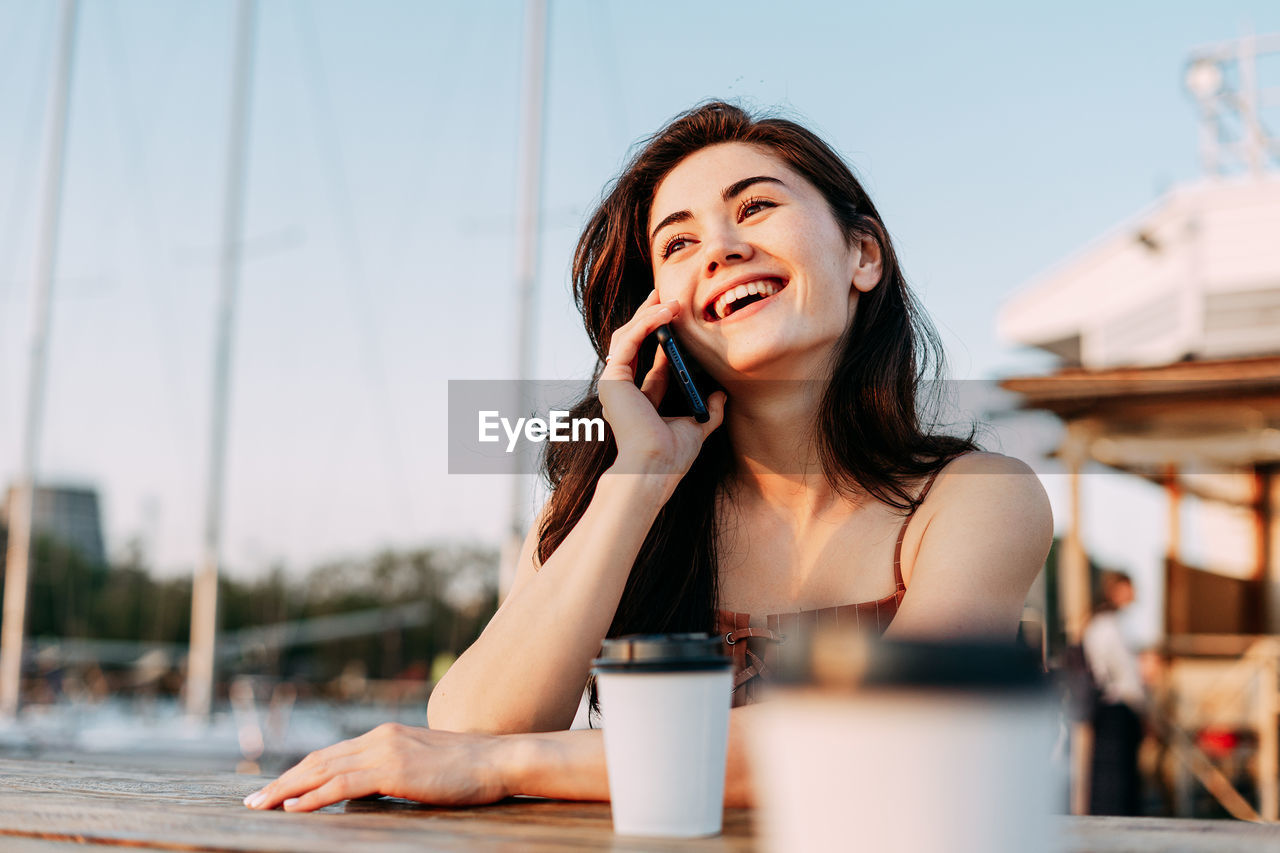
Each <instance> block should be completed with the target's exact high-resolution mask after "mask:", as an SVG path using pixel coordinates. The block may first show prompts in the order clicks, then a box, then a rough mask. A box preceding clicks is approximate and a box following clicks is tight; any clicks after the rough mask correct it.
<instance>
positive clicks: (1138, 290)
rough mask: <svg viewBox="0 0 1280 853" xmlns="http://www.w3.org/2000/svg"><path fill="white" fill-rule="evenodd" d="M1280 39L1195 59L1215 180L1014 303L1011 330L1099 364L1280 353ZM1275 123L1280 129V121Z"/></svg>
mask: <svg viewBox="0 0 1280 853" xmlns="http://www.w3.org/2000/svg"><path fill="white" fill-rule="evenodd" d="M1259 57H1269V58H1270V59H1272V60H1275V59H1280V34H1275V35H1269V36H1253V35H1245V36H1243V37H1241V38H1238V39H1234V40H1232V41H1230V42H1224V43H1222V44H1213V45H1205V46H1203V47H1200V48H1198V49H1197V50H1195V51H1193V52H1192V54H1191V56H1190V58H1189V59H1188V62H1187V66H1186V75H1185V81H1186V87H1187V91H1188V92H1189V93H1190V95H1191V96H1192V98H1193V99H1194V100H1195V102H1196V107H1197V111H1198V113H1199V119H1200V155H1201V161H1202V163H1203V165H1204V171H1205V174H1206V176H1207V177H1206V178H1204V179H1202V180H1200V181H1197V182H1194V183H1190V184H1184V185H1182V186H1179V187H1177V188H1175V189H1173V190H1172V191H1170V192H1169V193H1167V194H1166V195H1165V196H1164V197H1163V198H1161V199H1159V200H1158V201H1156V202H1155V203H1154V204H1153V205H1151V206H1150V207H1148V208H1147V209H1146V210H1143V211H1141V212H1139V213H1138V214H1137V215H1136V216H1134V217H1133V218H1132V219H1130V220H1128V221H1126V222H1123V223H1121V224H1120V225H1118V226H1116V227H1115V228H1113V229H1111V230H1110V231H1108V232H1107V233H1106V234H1104V235H1103V236H1102V237H1100V238H1099V239H1097V240H1095V241H1094V242H1093V243H1092V244H1090V245H1088V246H1085V247H1084V248H1083V249H1081V250H1080V251H1079V252H1077V253H1076V254H1075V255H1074V256H1073V257H1072V258H1070V259H1069V260H1068V261H1066V262H1065V263H1063V264H1061V265H1060V266H1059V267H1058V268H1056V269H1054V270H1052V271H1050V272H1049V273H1047V274H1045V275H1043V276H1041V277H1040V278H1039V279H1037V280H1036V281H1034V282H1032V283H1031V284H1030V286H1029V287H1028V288H1027V289H1026V290H1024V291H1023V292H1022V293H1020V294H1019V295H1018V296H1016V297H1015V298H1013V299H1012V300H1010V301H1009V303H1007V304H1006V306H1005V307H1004V309H1003V311H1002V312H1001V314H1000V318H999V322H998V326H997V329H998V332H999V334H1000V336H1001V337H1002V338H1004V339H1006V340H1009V341H1012V342H1016V343H1020V344H1025V345H1028V346H1033V347H1037V348H1039V349H1043V350H1047V351H1049V352H1052V353H1055V354H1056V355H1058V356H1059V357H1060V358H1061V359H1062V360H1063V362H1064V366H1066V367H1084V368H1086V369H1090V370H1099V369H1105V368H1111V367H1121V366H1134V367H1141V366H1154V365H1161V364H1170V363H1173V362H1178V361H1183V360H1187V359H1194V360H1210V359H1224V358H1240V357H1248V356H1255V355H1270V354H1275V353H1280V171H1278V170H1276V169H1275V168H1274V167H1276V166H1280V137H1276V136H1275V135H1273V134H1272V133H1271V132H1270V130H1269V129H1268V127H1267V121H1268V119H1272V120H1274V119H1275V118H1277V116H1275V115H1274V112H1273V111H1272V112H1270V113H1269V110H1273V108H1274V107H1275V106H1277V105H1280V97H1277V95H1280V86H1270V87H1268V86H1267V85H1266V82H1267V81H1264V80H1262V79H1261V77H1260V75H1259V66H1258V62H1257V60H1258V58H1259ZM1272 124H1273V125H1274V121H1272Z"/></svg>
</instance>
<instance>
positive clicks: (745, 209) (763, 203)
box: [738, 198, 774, 219]
mask: <svg viewBox="0 0 1280 853" xmlns="http://www.w3.org/2000/svg"><path fill="white" fill-rule="evenodd" d="M773 206H774V204H773V202H771V201H769V200H768V199H764V198H749V199H747V200H746V201H744V202H743V203H742V207H741V208H739V209H738V218H739V219H746V218H747V217H748V216H755V215H756V214H757V213H759V212H760V211H762V210H765V209H766V208H770V207H773Z"/></svg>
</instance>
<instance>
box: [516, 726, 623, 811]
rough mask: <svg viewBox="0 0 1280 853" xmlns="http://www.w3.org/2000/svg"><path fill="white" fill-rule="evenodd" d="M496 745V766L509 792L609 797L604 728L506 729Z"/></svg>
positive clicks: (563, 797) (566, 797) (568, 797)
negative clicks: (511, 731)
mask: <svg viewBox="0 0 1280 853" xmlns="http://www.w3.org/2000/svg"><path fill="white" fill-rule="evenodd" d="M494 750H495V751H494V756H493V766H494V767H495V769H496V770H497V772H498V774H499V778H500V779H501V782H502V786H503V790H505V791H506V793H507V796H514V795H516V794H528V795H531V796H535V797H550V798H552V799H559V800H588V801H592V800H595V801H598V800H608V799H609V779H608V773H607V771H606V768H605V758H604V738H603V732H601V730H600V729H576V730H570V731H558V732H536V733H531V734H517V735H501V736H500V740H499V742H498V743H496V744H495V746H494Z"/></svg>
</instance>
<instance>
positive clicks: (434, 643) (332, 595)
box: [0, 528, 498, 681]
mask: <svg viewBox="0 0 1280 853" xmlns="http://www.w3.org/2000/svg"><path fill="white" fill-rule="evenodd" d="M4 538H5V537H4V531H3V529H2V528H0V567H2V566H3V561H4V554H5V548H4V544H5V543H4V541H3V540H4ZM497 562H498V555H497V551H496V549H493V548H489V547H485V546H480V545H473V544H440V545H431V546H426V547H422V548H418V549H414V550H407V551H394V550H384V551H381V552H379V553H376V554H372V555H369V556H365V557H356V558H350V559H344V560H337V561H332V562H329V563H325V564H322V565H319V566H317V567H315V568H313V569H312V570H310V571H309V572H306V573H305V574H303V575H301V576H293V577H291V574H290V573H289V572H288V571H286V568H285V567H284V566H282V565H277V566H274V567H272V568H271V569H270V570H269V571H268V572H266V573H265V574H264V575H263V576H261V577H258V578H256V579H252V580H241V579H236V578H233V577H227V576H223V577H220V578H219V582H218V625H219V630H220V631H221V632H224V633H227V632H234V631H237V630H240V629H243V628H251V627H256V626H262V625H271V624H275V623H279V622H288V621H294V620H306V619H312V618H317V617H323V616H333V615H336V614H343V613H350V612H353V611H360V610H369V609H372V608H381V607H393V606H396V605H404V604H420V605H421V606H422V607H423V608H424V614H425V615H426V621H425V623H424V624H421V625H418V626H409V627H394V626H393V627H388V629H387V630H385V631H381V632H378V633H374V634H368V635H364V636H355V637H345V638H342V639H340V640H332V641H328V642H321V643H316V644H313V645H311V646H307V647H303V646H296V647H291V648H283V649H267V650H265V651H262V652H260V653H258V654H255V655H254V656H253V659H252V660H247V661H241V662H239V663H238V664H236V666H235V668H237V669H246V668H248V669H251V670H252V671H253V672H255V673H261V674H264V675H272V676H276V677H281V678H302V679H307V680H315V681H319V680H327V679H331V678H334V677H336V676H338V675H339V674H341V673H342V672H343V671H344V669H346V668H348V667H349V666H350V665H351V664H352V662H353V661H354V662H359V663H360V664H361V665H362V668H363V670H364V672H365V674H367V676H368V677H371V678H396V677H422V678H425V677H427V676H428V675H429V673H430V668H431V664H432V662H433V661H435V660H437V658H438V656H441V655H445V656H456V655H457V654H459V653H461V652H462V650H464V649H465V648H466V647H467V646H469V645H470V644H471V643H472V642H473V641H474V640H475V638H476V637H477V636H479V634H480V631H481V630H482V629H483V628H484V626H485V624H486V623H487V622H488V621H489V618H490V617H491V616H492V615H493V613H494V611H495V610H496V608H497V589H496V578H497ZM28 590H29V591H28V604H27V617H26V634H27V636H28V637H30V638H33V639H37V640H38V639H41V638H87V639H95V640H131V641H137V642H142V643H172V644H177V645H182V646H185V645H186V644H187V643H188V642H189V640H190V631H191V579H190V577H163V578H161V577H154V576H153V575H152V573H151V571H150V570H149V569H148V567H147V566H146V564H145V559H144V555H143V553H142V550H141V548H139V547H137V546H136V545H135V546H132V547H130V548H127V549H126V553H125V554H124V556H123V557H122V558H120V559H118V560H115V561H110V562H108V563H106V564H95V563H93V562H91V561H89V560H86V559H85V558H84V556H82V554H81V552H80V551H78V550H76V549H74V548H70V547H67V546H66V545H63V544H62V543H60V542H58V541H55V540H53V539H50V538H48V537H37V538H36V540H35V541H34V543H33V547H32V555H31V569H30V575H29V586H28ZM2 593H3V571H0V594H2Z"/></svg>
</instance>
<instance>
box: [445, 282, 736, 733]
mask: <svg viewBox="0 0 1280 853" xmlns="http://www.w3.org/2000/svg"><path fill="white" fill-rule="evenodd" d="M678 311H679V305H677V304H675V303H674V302H672V303H662V304H660V303H658V301H657V292H656V291H655V292H654V293H653V294H651V295H650V297H649V299H647V300H646V301H645V303H644V304H643V305H642V306H641V307H640V309H639V310H638V311H637V312H636V315H635V316H634V317H633V318H632V319H631V320H630V321H628V322H627V323H626V324H624V325H623V326H622V327H620V328H619V329H618V330H617V331H616V332H614V334H613V337H612V339H611V340H610V343H609V345H610V354H609V364H608V366H606V367H605V369H604V372H603V373H602V374H601V379H600V382H599V383H598V390H599V394H600V402H601V405H602V407H603V410H604V416H605V419H606V420H607V421H608V422H609V425H610V427H611V428H612V430H613V433H614V436H615V438H616V439H617V443H618V456H617V461H616V462H615V464H614V466H613V467H612V468H610V470H609V471H608V472H606V473H605V474H604V475H603V476H601V477H600V480H599V482H598V484H597V485H596V488H595V493H594V494H593V495H591V496H590V501H591V502H590V504H589V505H588V507H587V509H586V512H584V513H583V515H582V517H581V519H579V521H578V523H577V525H576V526H575V527H574V529H573V530H572V531H570V533H569V535H568V536H566V537H565V539H564V541H563V542H561V543H560V546H559V547H558V548H557V549H556V551H555V553H553V554H552V555H551V556H550V557H549V558H548V559H547V562H546V564H545V565H543V566H541V568H540V569H539V568H538V567H537V564H536V560H535V551H536V550H537V547H536V546H537V542H538V532H539V531H538V526H537V525H535V526H534V529H533V530H531V531H530V533H529V536H528V538H527V539H526V540H525V543H524V548H523V552H522V554H521V557H520V562H519V565H518V566H517V568H516V578H515V581H514V582H513V584H512V588H511V591H510V593H509V594H508V595H507V598H506V600H505V601H504V602H503V603H502V606H501V607H500V608H499V609H498V612H497V613H495V614H494V616H493V618H492V619H491V620H490V621H489V624H488V625H487V626H486V627H485V629H484V632H483V633H482V634H481V635H480V638H479V639H477V640H476V642H475V643H473V644H472V646H471V648H469V649H467V650H466V652H465V653H463V655H462V656H461V657H459V658H458V660H457V661H455V662H454V664H453V666H452V667H450V668H449V671H448V672H447V673H445V676H444V678H442V679H440V681H439V683H437V684H436V686H435V688H434V689H433V690H432V691H431V698H430V701H429V703H428V705H427V721H428V723H429V725H430V726H431V728H433V729H444V730H449V731H465V732H487V733H494V734H498V733H513V732H534V731H554V730H557V729H566V728H568V727H569V726H570V724H572V722H573V716H574V713H575V712H576V711H577V708H578V704H579V700H580V699H581V697H582V687H583V685H584V684H585V683H586V680H587V674H588V671H589V670H590V667H591V659H592V658H593V657H595V655H596V654H597V653H598V652H599V651H600V644H601V641H602V640H603V639H604V637H605V634H606V633H608V630H609V626H610V625H611V624H612V623H613V617H614V614H615V612H616V611H617V609H618V602H619V601H621V599H622V593H623V590H624V589H625V588H626V584H627V578H628V576H629V575H630V573H631V567H632V565H633V564H634V563H635V559H636V555H637V554H639V553H640V548H641V546H642V545H643V544H644V540H645V537H646V536H647V535H648V533H649V528H650V527H651V526H652V525H653V522H654V519H655V518H657V515H658V511H659V510H660V509H661V508H662V506H663V505H664V504H665V503H666V502H667V499H668V498H669V497H670V496H671V494H672V492H673V491H674V490H675V487H676V484H678V483H679V482H680V480H681V479H682V478H683V477H684V474H685V472H687V471H688V470H689V466H690V465H692V464H693V460H694V458H696V457H697V455H698V451H699V450H700V449H701V448H702V443H703V442H704V441H705V440H706V438H707V436H708V435H710V434H711V432H712V430H714V429H715V428H716V427H717V426H719V424H720V421H721V419H722V418H723V416H724V403H725V395H724V393H723V392H717V393H716V394H713V395H711V398H710V399H709V400H708V401H707V403H708V407H709V409H710V414H711V419H710V420H709V421H708V422H707V423H705V424H698V423H695V422H694V421H693V419H692V418H670V419H664V418H662V417H660V416H659V415H658V412H657V404H658V402H659V401H661V399H662V396H663V394H664V393H665V391H666V387H667V381H668V380H667V363H666V361H665V359H664V357H663V356H661V355H659V356H658V357H657V358H656V360H655V361H654V364H653V367H652V369H651V370H650V371H649V373H648V374H647V375H646V376H645V380H644V383H643V385H642V387H640V388H637V387H636V386H635V370H636V360H637V357H638V353H639V351H640V346H641V344H642V343H643V342H644V339H645V338H646V337H648V336H649V335H650V334H651V333H652V332H653V331H654V329H656V328H658V327H659V326H661V325H663V324H664V323H668V322H670V321H671V319H672V318H673V317H674V316H675V314H676V313H678ZM661 352H662V351H661V350H659V353H661Z"/></svg>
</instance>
